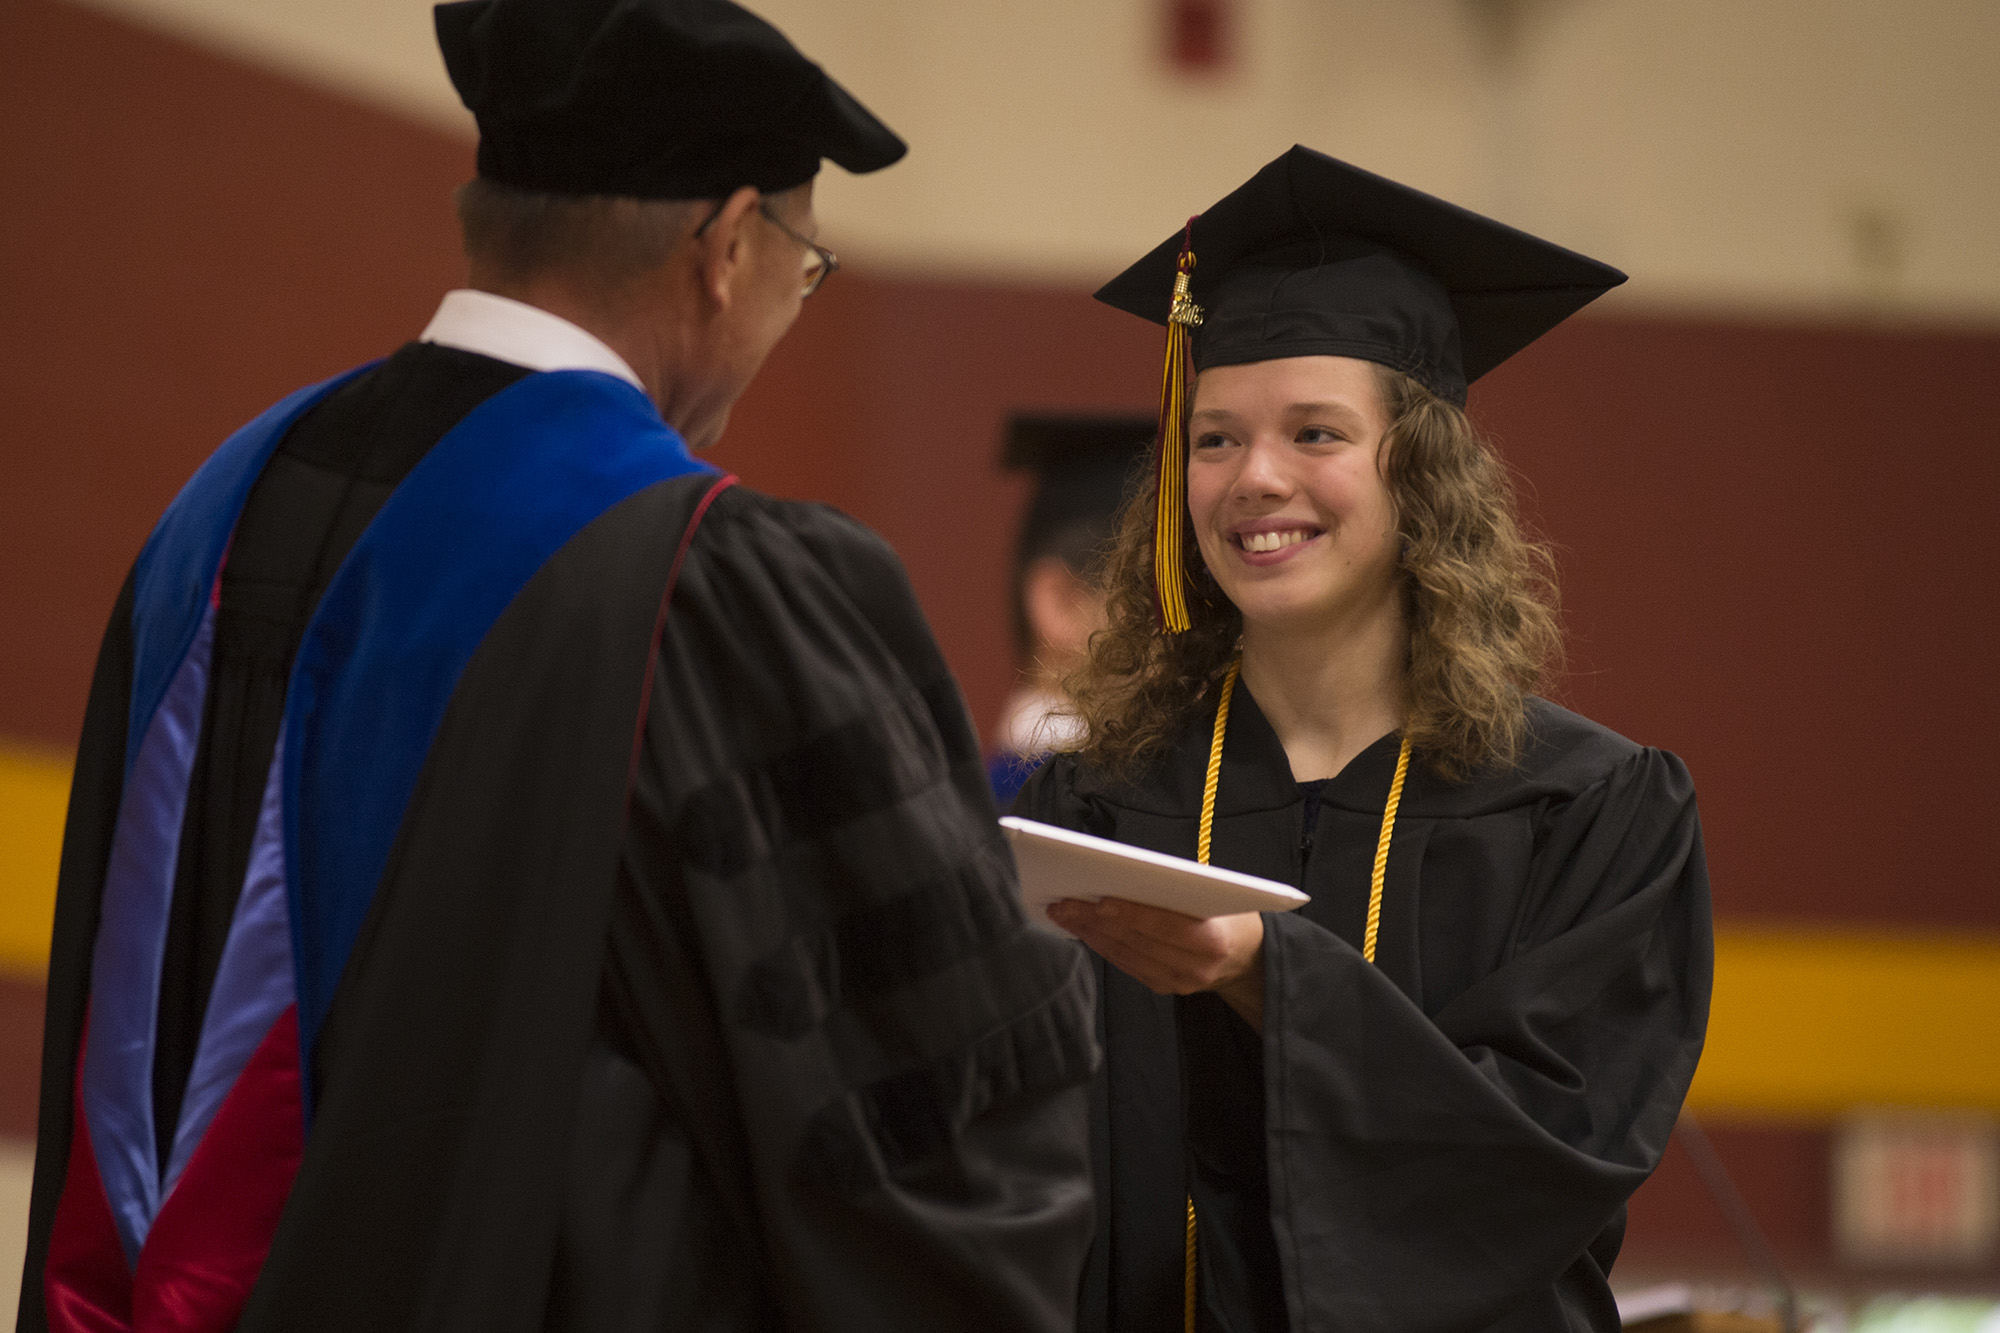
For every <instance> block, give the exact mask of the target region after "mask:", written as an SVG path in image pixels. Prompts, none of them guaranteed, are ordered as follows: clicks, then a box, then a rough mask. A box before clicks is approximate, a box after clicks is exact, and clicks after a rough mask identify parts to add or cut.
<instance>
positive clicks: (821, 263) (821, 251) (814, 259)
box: [694, 200, 840, 301]
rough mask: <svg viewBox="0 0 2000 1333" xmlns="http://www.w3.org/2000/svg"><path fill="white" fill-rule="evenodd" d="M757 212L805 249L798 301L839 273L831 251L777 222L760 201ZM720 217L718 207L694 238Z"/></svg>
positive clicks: (834, 255)
mask: <svg viewBox="0 0 2000 1333" xmlns="http://www.w3.org/2000/svg"><path fill="white" fill-rule="evenodd" d="M757 211H758V212H759V213H760V214H762V215H763V218H764V221H766V222H768V223H770V224H771V225H772V226H774V227H776V228H777V229H778V230H779V231H781V232H783V233H785V235H787V236H789V237H791V238H792V239H793V240H795V241H797V242H798V243H799V244H800V245H803V246H804V247H805V248H806V251H807V255H806V260H805V267H804V269H803V270H802V271H801V273H800V275H799V279H800V282H801V284H802V286H801V289H800V291H799V299H800V300H801V301H803V300H805V299H806V297H808V296H811V295H812V294H813V293H814V292H816V291H818V290H819V289H820V284H821V283H824V282H825V281H826V280H827V279H828V278H830V277H832V276H833V275H834V274H836V273H838V272H840V257H839V256H838V255H836V254H834V252H833V251H831V250H829V249H827V248H826V247H825V246H823V245H821V244H820V243H819V242H818V241H815V240H812V239H810V238H808V237H805V236H801V235H799V234H798V233H797V232H795V231H793V230H792V229H791V228H790V227H788V226H786V225H785V224H784V223H783V222H781V221H779V219H778V215H777V214H776V213H773V212H772V211H771V206H770V205H769V204H767V203H765V202H763V201H762V200H759V201H758V204H757ZM721 216H722V209H721V208H720V207H719V206H718V207H717V208H716V210H715V211H714V212H713V213H710V214H709V215H708V216H707V217H705V218H703V219H702V221H701V225H700V226H699V227H696V228H695V229H694V234H695V236H696V237H697V238H699V237H700V236H701V235H702V234H703V233H705V232H706V231H707V230H708V224H709V223H711V222H713V221H715V220H716V219H717V218H719V217H721Z"/></svg>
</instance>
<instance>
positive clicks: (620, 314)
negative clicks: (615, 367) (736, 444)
mask: <svg viewBox="0 0 2000 1333" xmlns="http://www.w3.org/2000/svg"><path fill="white" fill-rule="evenodd" d="M470 285H471V286H472V287H473V288H475V289H476V290H479V291H484V292H491V293H492V294H493V295H495V296H504V297H506V298H507V299H509V300H512V301H519V302H521V303H522V304H524V305H531V306H534V307H535V308H537V309H539V310H546V311H547V312H548V313H549V314H551V315H556V316H558V317H560V318H562V319H566V320H568V321H569V322H570V323H572V324H574V325H576V326H577V327H578V328H580V329H582V330H583V331H584V332H586V333H588V334H590V335H591V336H592V337H594V338H596V339H597V340H598V341H599V342H601V343H603V344H604V345H605V346H606V347H609V348H610V349H611V350H612V351H614V352H616V353H617V354H618V356H619V358H620V359H621V360H623V361H624V362H625V364H626V365H628V366H630V367H631V368H632V373H633V374H635V375H637V376H638V377H639V383H640V385H641V386H642V387H643V388H644V389H645V391H646V396H647V397H649V398H651V399H652V400H653V405H654V406H655V407H657V408H658V409H659V410H660V416H661V418H662V419H663V420H664V421H665V422H666V423H667V424H668V425H669V426H672V427H673V428H674V429H675V430H676V431H678V432H680V434H681V435H682V436H683V437H684V438H687V439H688V440H689V442H690V443H692V444H696V446H697V447H699V445H700V443H701V442H698V441H696V440H695V438H694V436H693V434H691V433H690V432H691V431H697V430H698V429H699V421H700V420H701V418H702V416H703V413H704V412H705V411H706V410H707V405H706V404H704V403H700V402H696V401H693V400H692V399H691V398H690V396H689V395H688V393H687V392H686V391H685V390H684V388H683V382H684V381H685V380H686V379H687V378H688V377H687V376H686V375H684V374H682V373H681V372H682V370H683V369H684V367H683V366H682V364H681V363H682V361H683V360H684V357H683V355H682V353H683V351H684V348H683V347H682V346H681V344H682V343H683V342H685V341H686V340H685V339H677V338H674V337H672V336H671V335H672V333H673V330H671V329H668V328H666V327H664V325H663V324H662V322H661V321H660V320H659V319H658V318H657V316H656V317H654V318H650V319H649V318H640V317H636V316H634V315H632V314H630V313H629V312H628V311H627V309H626V308H625V307H626V305H627V304H628V303H622V302H608V301H603V300H589V299H585V298H584V297H583V296H582V295H580V294H579V293H578V292H577V291H576V289H575V288H574V287H573V286H572V285H571V284H569V283H568V282H565V281H563V280H561V279H560V278H555V277H551V278H542V279H529V280H526V281H520V282H510V281H508V280H506V279H503V278H498V277H495V276H494V275H492V274H488V273H481V272H478V271H476V270H475V271H474V273H473V274H472V278H471V282H470ZM630 304H633V305H638V304H640V303H630Z"/></svg>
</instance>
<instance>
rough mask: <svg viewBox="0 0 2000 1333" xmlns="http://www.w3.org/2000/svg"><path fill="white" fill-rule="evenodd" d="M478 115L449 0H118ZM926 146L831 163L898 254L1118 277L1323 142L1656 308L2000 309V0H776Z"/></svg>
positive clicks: (111, 1)
mask: <svg viewBox="0 0 2000 1333" xmlns="http://www.w3.org/2000/svg"><path fill="white" fill-rule="evenodd" d="M94 3H98V4H100V5H102V6H104V7H106V8H110V9H115V10H117V11H119V12H122V13H126V14H131V15H139V16H142V17H143V18H145V19H146V20H147V21H149V22H156V23H160V24H164V25H166V26H168V27H170V28H173V29H175V30H177V31H181V32H186V33H192V34H195V35H197V36H198V37H199V38H200V39H201V40H203V41H208V42H213V43H217V44H220V45H222V46H224V47H226V48H227V49H229V50H232V51H234V52H237V53H239V54H247V55H248V56H249V57H250V58H252V59H253V60H256V61H261V62H266V63H270V64H272V65H273V66H274V67H277V68H281V69H284V70H287V71H290V72H295V73H303V74H305V75H306V76H307V77H310V78H313V79H317V80H320V81H323V82H325V83H327V84H328V85H330V86H332V87H335V88H337V89H340V90H342V91H344V92H347V93H349V94H350V95H355V96H359V97H362V98H363V99H365V100H372V101H375V102H377V103H379V104H381V105H384V106H388V107H391V108H393V109H396V110H398V111H400V112H402V113H405V114H412V115H415V116H417V117H419V118H422V119H424V120H426V121H427V122H428V123H431V124H433V125H436V126H439V127H442V128H444V129H446V130H448V131H449V132H452V133H457V134H465V133H467V128H466V117H465V114H464V112H463V111H462V110H461V109H460V108H459V107H458V105H457V103H456V100H455V99H454V98H453V96H452V93H451V89H450V87H449V84H448V83H447V81H446V80H445V78H444V75H443V69H442V66H441V64H440V63H439V61H438V59H437V56H436V53H435V50H434V48H433V46H432V44H431V38H430V33H429V6H428V4H427V3H425V2H424V0H318V3H315V4H310V5H302V4H274V3H271V0H94ZM753 7H755V8H758V9H759V11H760V12H762V13H764V14H766V15H767V16H768V17H770V18H771V19H772V20H773V21H775V22H777V23H778V24H779V25H780V26H782V27H784V28H785V29H787V30H788V31H789V32H790V33H791V35H792V36H793V37H794V38H795V39H796V40H797V41H798V42H799V43H800V45H801V46H803V47H804V48H805V49H806V50H807V51H808V52H810V53H812V54H813V55H814V56H815V57H816V58H818V59H820V60H821V61H822V62H823V63H825V64H826V65H827V67H828V68H829V69H831V70H833V71H834V73H835V74H836V76H837V77H839V78H841V79H842V80H843V81H845V82H847V83H848V84H849V85H850V86H851V87H852V88H853V89H854V90H855V91H856V92H857V93H858V94H859V95H860V96H861V97H862V98H863V100H865V101H867V102H868V103H869V104H870V105H872V106H874V107H875V108H876V109H877V110H879V111H880V112H881V113H882V114H883V115H884V116H885V117H886V118H887V119H888V120H889V121H890V122H891V123H892V124H894V125H896V126H897V127H899V128H900V129H901V130H902V131H903V132H904V133H905V134H906V136H907V137H908V138H909V139H910V140H911V142H912V145H913V148H914V152H913V153H912V155H911V157H910V159H909V160H908V161H907V162H906V163H904V164H903V165H901V166H898V167H897V168H896V169H895V170H893V171H891V172H889V173H887V174H885V175H882V176H879V177H875V178H871V179H868V180H865V181H856V180H852V179H850V178H846V177H844V176H843V175H842V174H841V173H839V172H837V171H836V172H831V173H829V179H828V180H827V181H826V184H825V189H824V195H825V200H824V207H823V210H822V211H823V213H824V214H825V215H826V217H827V219H828V228H829V236H830V237H831V238H832V239H833V240H834V241H835V243H836V245H837V246H845V247H848V248H849V249H851V250H852V251H854V252H855V253H856V254H857V255H858V256H860V257H862V258H865V259H867V260H869V261H871V262H873V263H875V264H876V265H878V266H883V267H889V268H894V269H899V270H904V271H910V270H915V271H920V272H936V271H939V270H945V271H949V272H952V273H955V274H958V275H961V276H963V275H965V274H968V273H978V274H987V275H998V276H1007V277H1016V278H1018V277H1037V278H1057V279H1061V280H1065V281H1077V282H1083V281H1095V280H1101V279H1102V278H1104V277H1106V276H1108V275H1109V274H1110V273H1111V272H1113V271H1115V270H1116V268H1117V267H1119V266H1120V265H1121V264H1122V263H1123V262H1124V261H1125V260H1126V259H1127V258H1129V257H1132V256H1136V255H1137V254H1138V253H1139V252H1140V251H1142V250H1143V249H1144V248H1146V247H1147V246H1150V245H1151V244H1153V243H1154V242H1155V241H1157V240H1158V239H1159V238H1160V237H1162V236H1164V235H1165V234H1166V232H1167V231H1168V230H1169V229H1170V228H1171V227H1172V226H1173V225H1174V224H1175V223H1176V222H1177V221H1178V220H1179V218H1180V217H1182V216H1185V215H1186V214H1187V213H1189V212H1193V211H1195V210H1197V209H1199V208H1201V207H1203V206H1205V205H1206V204H1207V203H1209V202H1210V201H1212V200H1213V199H1215V198H1216V197H1217V196H1219V195H1220V194H1221V193H1222V192H1223V191H1225V190H1227V189H1228V188H1229V187H1231V186H1232V185H1234V184H1235V183H1237V182H1238V181H1239V180H1241V179H1242V178H1244V177H1245V176H1247V175H1248V174H1249V173H1250V171H1251V170H1252V169H1254V168H1255V167H1256V166H1258V165H1260V164H1261V163H1263V162H1264V161H1266V160H1268V159H1269V158H1271V157H1273V156H1275V155H1276V154H1277V153H1278V152H1280V151H1282V150H1283V149H1284V148H1286V147H1288V146H1289V145H1290V144H1292V143H1293V142H1294V141H1303V142H1305V143H1308V144H1311V145H1312V146H1314V147H1317V148H1321V149H1324V150H1326V151H1329V152H1332V153H1334V154H1335V155H1337V156H1343V157H1347V158H1349V159H1351V160H1353V161H1355V162H1358V163H1359V164H1361V165H1363V166H1366V167H1369V168H1371V169H1373V170H1377V171H1382V172H1385V173H1387V174H1390V175H1393V176H1397V177H1399V178H1402V179H1406V180H1408V181H1410V182H1412V183H1414V184H1417V185H1420V186H1423V187H1424V188H1427V189H1431V190H1434V191H1436V192H1439V193H1442V194H1444V195H1447V196H1448V197H1451V198H1453V199H1455V200H1458V201H1460V202H1463V203H1466V204H1468V205H1470V206H1472V207H1475V208H1484V209H1488V210H1491V211H1493V212H1496V213H1497V214H1499V215H1501V216H1503V217H1504V218H1505V219H1506V220H1508V221H1511V222H1515V223H1517V224H1519V225H1522V226H1525V227H1528V228H1529V229H1531V230H1538V231H1542V232H1544V233H1546V234H1548V235H1549V236H1551V237H1553V238H1555V239H1558V240H1561V241H1564V242H1565V243H1568V244H1570V245H1573V246H1576V247H1578V248H1580V249H1584V250H1586V251H1589V252H1591V253H1594V254H1601V255H1602V256H1604V257H1605V258H1607V259H1609V260H1611V261H1612V262H1614V263H1617V264H1619V265H1621V266H1622V267H1624V268H1626V269H1628V270H1629V271H1631V273H1632V274H1633V275H1634V281H1633V283H1632V284H1631V286H1630V287H1629V288H1628V289H1627V290H1626V291H1625V292H1624V293H1621V294H1619V295H1618V296H1616V297H1614V301H1616V302H1620V303H1624V304H1627V305H1629V306H1634V307H1652V308H1662V307H1667V308H1685V307H1688V306H1703V307H1708V308H1725V309H1729V310H1735V311H1752V312H1766V313H1772V312H1775V313H1789V314H1807V315H1814V316H1825V315H1851V314H1854V313H1857V312H1859V313H1865V314H1871V315H1882V314H1887V315H1891V316H1918V317H1923V318H1928V319H1936V318H1948V319H1952V320H1971V321H1975V322H1987V323H1993V322H2000V228H1995V227H1994V226H1992V225H1991V219H1993V218H1994V217H1996V216H2000V151H1995V150H1994V145H1995V144H2000V4H1994V3H1992V0H1396V3H1393V4H1382V3H1379V0H1233V5H1232V8H1233V11H1234V12H1235V13H1237V14H1238V15H1239V28H1240V39H1241V40H1240V42H1239V50H1240V58H1239V59H1238V60H1237V62H1236V64H1235V68H1234V69H1233V71H1231V72H1230V73H1228V74H1226V75H1224V76H1222V77H1220V78H1216V79H1210V80H1200V81H1190V80H1188V79H1186V78H1184V77H1180V76H1177V75H1175V74H1172V73H1170V72H1169V71H1168V70H1167V68H1166V66H1165V64H1164V62H1163V61H1162V60H1161V59H1160V57H1159V52H1160V23H1161V19H1160V15H1161V11H1162V9H1163V8H1164V5H1163V3H1162V0H1006V2H1004V3H998V2H991V0H989V2H985V3H975V2H974V0H758V3H757V4H755V5H754V6H753Z"/></svg>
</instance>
